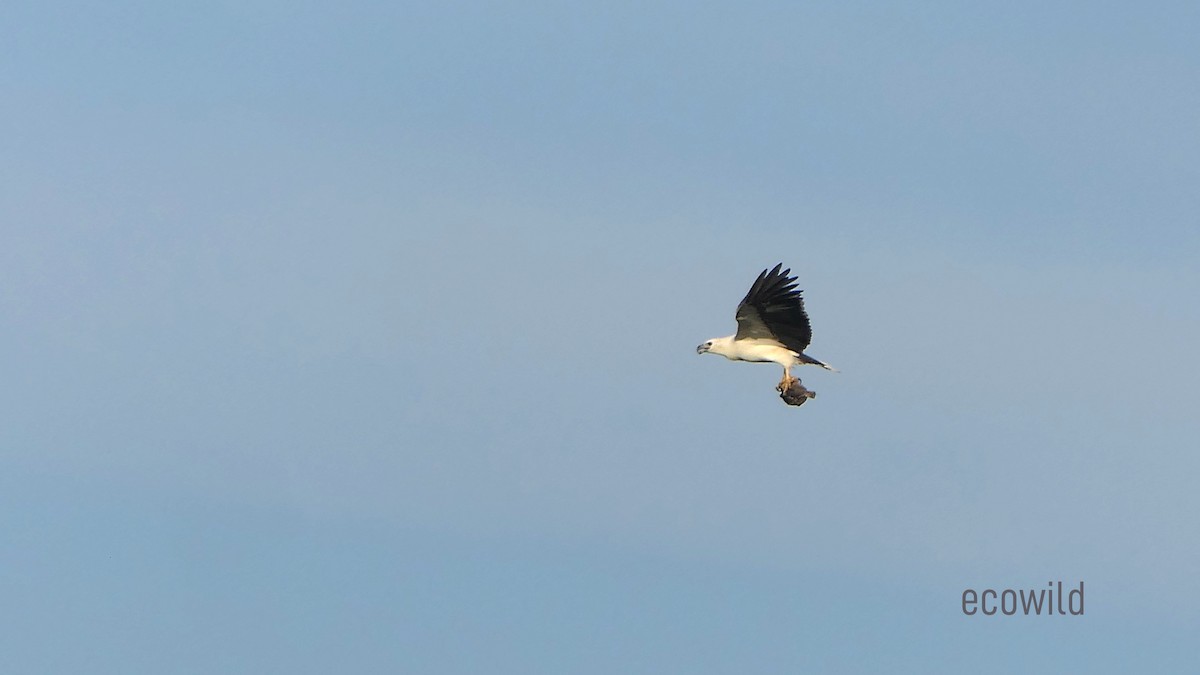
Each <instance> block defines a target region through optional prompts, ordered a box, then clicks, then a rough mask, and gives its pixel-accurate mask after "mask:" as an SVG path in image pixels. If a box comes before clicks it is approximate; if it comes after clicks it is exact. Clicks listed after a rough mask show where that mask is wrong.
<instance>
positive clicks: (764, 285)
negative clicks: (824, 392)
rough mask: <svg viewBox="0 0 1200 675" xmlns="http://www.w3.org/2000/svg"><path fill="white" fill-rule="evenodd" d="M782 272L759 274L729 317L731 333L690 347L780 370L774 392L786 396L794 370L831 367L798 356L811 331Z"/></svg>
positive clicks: (789, 279) (777, 269) (792, 279)
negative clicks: (733, 327)
mask: <svg viewBox="0 0 1200 675" xmlns="http://www.w3.org/2000/svg"><path fill="white" fill-rule="evenodd" d="M782 267H783V263H779V264H778V265H776V266H775V267H774V269H771V270H763V271H762V273H761V274H759V275H758V278H757V279H755V280H754V284H753V285H751V286H750V291H749V292H748V293H746V297H745V298H743V299H742V302H741V303H740V304H738V307H737V312H736V313H735V314H734V317H735V318H736V319H737V325H738V328H737V332H736V333H734V334H733V335H730V336H727V337H719V338H713V339H711V340H706V341H705V342H704V344H702V345H700V346H699V347H696V353H697V354H720V355H721V356H724V357H725V358H727V359H729V360H731V361H754V362H758V363H778V364H779V365H781V366H783V379H782V380H780V382H779V386H778V389H779V391H780V392H787V391H788V390H789V389H790V388H791V386H792V384H793V383H798V382H799V380H798V379H797V378H794V377H792V372H791V370H792V368H793V367H794V366H798V365H806V364H807V365H814V366H820V367H822V368H824V369H825V370H834V368H833V367H831V366H830V365H829V364H827V363H824V362H822V361H818V360H817V359H814V358H813V357H811V356H809V355H808V354H805V353H804V350H805V348H807V347H808V343H809V341H811V340H812V328H811V327H810V326H809V323H808V314H806V313H805V311H804V299H803V298H801V297H800V291H798V290H796V277H789V276H788V275H789V274H791V272H792V270H790V269H786V270H783V271H782V272H781V271H780V268H782ZM835 372H836V371H835Z"/></svg>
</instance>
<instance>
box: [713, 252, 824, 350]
mask: <svg viewBox="0 0 1200 675" xmlns="http://www.w3.org/2000/svg"><path fill="white" fill-rule="evenodd" d="M782 267H783V263H779V264H778V265H776V266H775V268H774V269H771V270H763V271H762V273H761V274H759V275H758V278H757V279H755V280H754V285H752V286H750V292H748V293H746V297H745V298H743V299H742V302H741V304H739V305H738V308H737V314H735V317H736V318H737V323H738V329H737V334H736V335H734V336H733V339H735V340H747V339H754V338H765V339H775V340H778V341H779V342H781V343H783V346H785V347H787V348H788V349H790V350H792V351H794V352H801V351H803V350H804V349H805V348H806V347H808V343H809V341H811V340H812V328H811V327H810V326H809V324H808V314H806V313H805V312H804V299H803V298H801V297H800V291H798V290H796V277H789V276H788V275H789V274H791V272H792V270H790V269H786V270H783V271H782V272H780V271H779V270H780V268H782Z"/></svg>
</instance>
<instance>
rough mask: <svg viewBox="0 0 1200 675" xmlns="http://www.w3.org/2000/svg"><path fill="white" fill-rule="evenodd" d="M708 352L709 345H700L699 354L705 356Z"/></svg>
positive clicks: (697, 350) (697, 348) (697, 351)
mask: <svg viewBox="0 0 1200 675" xmlns="http://www.w3.org/2000/svg"><path fill="white" fill-rule="evenodd" d="M706 351H708V345H700V346H699V347H696V353H697V354H703V353H704V352H706Z"/></svg>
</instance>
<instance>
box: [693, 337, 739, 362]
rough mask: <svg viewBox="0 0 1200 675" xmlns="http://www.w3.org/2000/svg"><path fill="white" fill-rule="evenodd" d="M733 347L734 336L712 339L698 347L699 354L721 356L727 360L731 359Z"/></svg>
mask: <svg viewBox="0 0 1200 675" xmlns="http://www.w3.org/2000/svg"><path fill="white" fill-rule="evenodd" d="M732 347H733V336H732V335H730V336H728V337H719V338H712V339H711V340H705V341H704V344H702V345H700V346H698V347H696V353H697V354H708V353H713V354H720V355H721V356H724V357H725V358H729V354H730V351H731V349H732Z"/></svg>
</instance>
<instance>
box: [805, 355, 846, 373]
mask: <svg viewBox="0 0 1200 675" xmlns="http://www.w3.org/2000/svg"><path fill="white" fill-rule="evenodd" d="M800 361H801V362H802V363H807V364H809V365H813V366H821V367H822V368H824V369H825V370H829V371H832V372H835V373H836V372H839V371H838V369H837V368H834V367H833V366H831V365H829V364H828V363H825V362H824V361H818V360H817V359H814V358H813V357H811V356H809V355H808V354H805V353H804V352H800Z"/></svg>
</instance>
